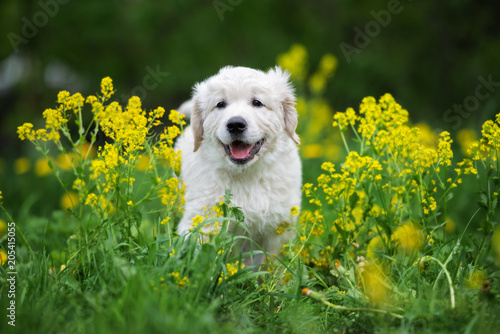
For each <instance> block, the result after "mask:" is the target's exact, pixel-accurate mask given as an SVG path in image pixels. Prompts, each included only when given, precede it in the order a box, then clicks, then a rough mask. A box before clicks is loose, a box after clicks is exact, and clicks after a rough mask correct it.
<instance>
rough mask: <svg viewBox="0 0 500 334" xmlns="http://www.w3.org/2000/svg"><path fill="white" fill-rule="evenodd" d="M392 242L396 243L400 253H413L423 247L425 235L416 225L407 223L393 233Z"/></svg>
mask: <svg viewBox="0 0 500 334" xmlns="http://www.w3.org/2000/svg"><path fill="white" fill-rule="evenodd" d="M391 240H392V241H394V242H395V243H396V245H397V248H398V250H399V251H400V252H403V253H412V252H415V251H418V250H419V249H420V248H421V247H422V245H423V243H424V234H423V232H422V230H421V229H420V228H419V227H418V226H417V225H416V224H414V223H405V224H403V225H401V226H399V227H398V228H397V229H396V230H395V231H394V232H393V233H392V235H391Z"/></svg>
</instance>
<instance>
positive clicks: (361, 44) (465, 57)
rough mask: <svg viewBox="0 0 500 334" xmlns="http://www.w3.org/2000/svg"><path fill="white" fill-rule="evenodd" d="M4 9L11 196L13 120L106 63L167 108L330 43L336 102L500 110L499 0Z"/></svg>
mask: <svg viewBox="0 0 500 334" xmlns="http://www.w3.org/2000/svg"><path fill="white" fill-rule="evenodd" d="M0 13H1V14H0V17H1V28H0V29H1V31H2V43H0V171H1V172H2V173H3V175H4V177H2V178H1V179H2V180H3V182H4V184H3V185H0V188H3V189H4V198H5V200H6V201H7V202H8V201H9V200H8V197H9V195H14V194H12V193H13V192H14V191H15V190H14V189H15V188H16V184H15V181H14V180H12V178H10V177H8V175H11V174H12V170H13V169H14V167H13V166H12V162H13V161H14V159H15V158H17V157H19V156H23V155H25V154H27V152H32V151H33V150H32V147H31V146H25V144H26V143H22V142H20V141H19V140H18V139H17V136H16V128H17V126H19V125H21V124H22V123H24V122H31V123H34V124H35V127H36V126H37V124H36V123H37V122H39V121H40V120H41V115H42V111H43V110H44V109H45V108H49V107H54V106H55V102H56V101H55V100H56V96H57V92H58V91H59V90H63V89H64V90H68V91H70V92H71V93H74V92H77V91H79V92H81V93H82V94H83V95H84V96H85V95H89V94H94V93H96V89H98V87H99V83H100V80H101V78H103V77H105V76H110V77H111V78H112V79H113V80H114V85H115V88H116V89H117V93H116V95H115V96H116V97H117V98H118V99H119V100H120V102H122V103H123V102H125V101H126V100H127V99H128V97H130V96H131V95H138V96H139V97H141V99H142V100H143V103H144V107H145V108H146V109H152V108H156V107H157V106H163V107H165V109H167V110H169V109H172V108H176V107H177V106H179V105H180V103H182V102H183V101H184V100H186V99H188V98H189V97H190V93H191V87H192V85H193V84H194V83H195V82H197V81H200V80H203V79H205V78H206V77H208V76H210V75H212V74H214V73H216V72H217V71H218V69H219V68H220V67H222V66H225V65H243V66H249V67H254V68H260V69H267V68H269V67H272V66H274V65H275V64H276V58H277V56H278V55H280V54H282V53H285V52H287V51H288V50H289V49H290V47H291V46H292V45H293V44H297V43H298V44H302V45H304V46H305V48H306V49H307V50H308V52H309V58H308V59H309V64H310V72H313V71H314V69H315V68H316V66H317V64H318V62H319V60H320V58H321V57H322V55H324V54H326V53H331V54H333V55H335V56H336V57H337V58H338V60H339V63H338V67H337V70H336V73H335V76H334V78H333V79H332V80H331V81H330V83H329V85H328V87H327V89H326V92H325V96H326V98H327V99H328V100H329V103H330V105H331V106H332V107H333V108H334V109H335V110H338V111H344V110H345V109H346V108H347V107H354V108H357V106H358V105H359V103H360V101H361V99H362V98H363V97H365V96H369V95H371V96H374V97H376V98H378V97H380V96H381V95H382V94H384V93H386V92H389V93H391V94H392V95H393V96H394V98H395V99H396V101H398V102H399V103H400V104H402V105H403V107H405V108H406V109H407V110H409V112H410V118H411V120H412V122H415V123H417V122H425V123H428V124H429V125H430V126H431V128H433V129H440V130H448V131H450V132H452V134H453V132H456V131H458V130H460V129H463V128H465V127H469V128H474V129H476V130H477V131H479V130H480V125H481V124H482V123H483V122H484V121H485V120H487V119H490V118H492V117H494V115H495V114H496V113H497V112H498V111H499V109H498V104H499V102H500V87H499V86H500V61H499V53H500V25H499V24H498V15H499V14H500V3H499V2H498V1H493V0H481V1H472V0H441V1H409V0H403V1H397V0H383V1H379V0H376V1H374V0H370V1H366V0H362V1H348V0H337V1H333V0H332V1H296V0H290V1H276V0H215V1H213V0H209V1H200V0H183V1H175V0H174V1H142V0H109V1H102V0H87V1H76V0H39V1H29V0H24V1H20V0H2V2H1V4H0ZM488 82H489V83H488ZM33 182H35V181H33ZM36 182H38V183H39V184H40V182H49V181H40V180H38V181H36ZM49 188H50V187H49ZM11 197H12V196H11ZM14 198H18V199H19V196H14ZM12 201H14V200H12ZM33 201H35V200H33ZM35 202H36V201H35ZM10 205H13V206H15V203H10ZM21 211H22V210H21Z"/></svg>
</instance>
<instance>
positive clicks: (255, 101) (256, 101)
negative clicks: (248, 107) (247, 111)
mask: <svg viewBox="0 0 500 334" xmlns="http://www.w3.org/2000/svg"><path fill="white" fill-rule="evenodd" d="M252 105H253V106H254V107H263V106H264V104H263V103H262V102H260V101H259V100H253V101H252Z"/></svg>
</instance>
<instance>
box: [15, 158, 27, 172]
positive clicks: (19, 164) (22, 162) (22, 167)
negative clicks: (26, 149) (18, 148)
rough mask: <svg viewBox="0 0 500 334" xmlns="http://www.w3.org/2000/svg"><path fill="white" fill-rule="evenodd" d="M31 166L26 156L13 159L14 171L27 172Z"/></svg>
mask: <svg viewBox="0 0 500 334" xmlns="http://www.w3.org/2000/svg"><path fill="white" fill-rule="evenodd" d="M30 168H31V162H30V161H29V160H28V158H24V157H22V158H18V159H16V160H14V173H16V174H18V175H21V174H25V173H27V172H28V171H29V170H30Z"/></svg>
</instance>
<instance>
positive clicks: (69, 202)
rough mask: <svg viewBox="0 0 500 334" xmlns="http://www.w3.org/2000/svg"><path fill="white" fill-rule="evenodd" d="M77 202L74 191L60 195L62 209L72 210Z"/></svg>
mask: <svg viewBox="0 0 500 334" xmlns="http://www.w3.org/2000/svg"><path fill="white" fill-rule="evenodd" d="M78 204H79V197H78V194H77V193H75V192H74V191H69V192H67V193H65V194H64V195H63V196H62V197H61V208H62V209H63V210H65V211H66V210H68V209H71V210H74V209H75V208H76V207H77V206H78Z"/></svg>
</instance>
